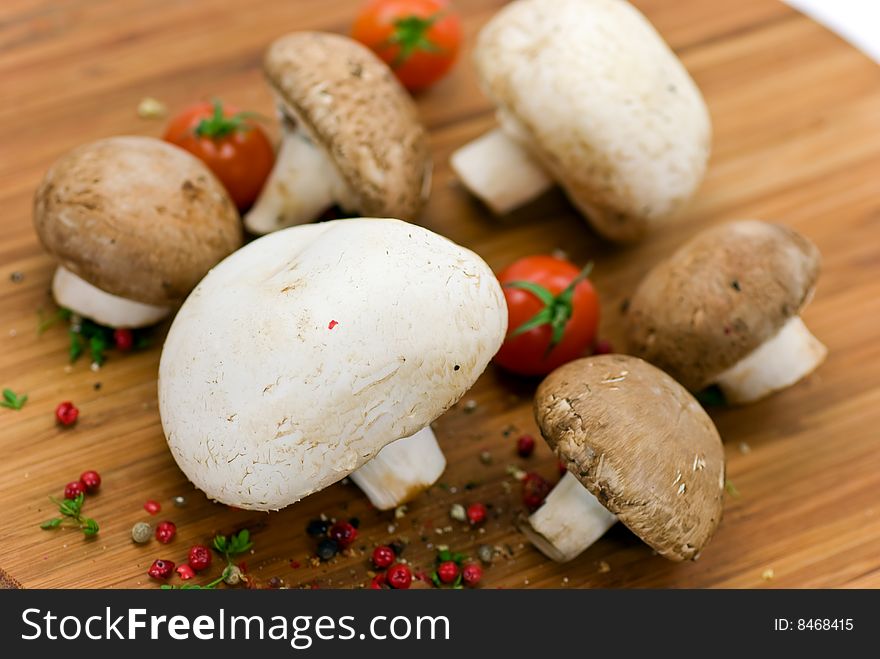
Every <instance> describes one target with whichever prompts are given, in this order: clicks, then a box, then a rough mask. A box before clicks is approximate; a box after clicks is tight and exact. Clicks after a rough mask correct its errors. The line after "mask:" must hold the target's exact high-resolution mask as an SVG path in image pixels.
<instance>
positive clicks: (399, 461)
mask: <svg viewBox="0 0 880 659" xmlns="http://www.w3.org/2000/svg"><path fill="white" fill-rule="evenodd" d="M445 468H446V458H445V457H443V452H442V451H441V450H440V446H439V445H438V444H437V438H436V437H435V436H434V431H433V430H431V427H430V426H426V427H425V428H422V429H421V430H420V431H419V432H417V433H416V434H415V435H411V436H409V437H404V438H403V439H398V440H397V441H396V442H392V443H391V444H388V445H386V446H385V448H383V449H382V450H381V451H379V453H378V454H377V455H376V457H374V458H373V459H372V460H370V461H369V462H368V463H366V464H365V465H363V466H362V467H361V468H360V469H358V470H357V471H355V472H352V474H351V479H352V480H353V481H354V482H355V484H356V485H357V486H358V487H359V488H361V489H362V490H363V491H364V494H366V495H367V497H368V498H369V499H370V502H371V503H372V504H373V505H374V506H376V508H378V509H379V510H390V509H391V508H396V507H397V506H399V505H400V504H402V503H405V502H407V501H409V500H410V499H413V498H414V497H415V496H416V495H418V494H420V493H421V492H423V491H425V490H427V489H428V488H429V487H431V486H432V485H433V484H434V483H436V482H437V479H438V478H440V474H442V473H443V470H444V469H445Z"/></svg>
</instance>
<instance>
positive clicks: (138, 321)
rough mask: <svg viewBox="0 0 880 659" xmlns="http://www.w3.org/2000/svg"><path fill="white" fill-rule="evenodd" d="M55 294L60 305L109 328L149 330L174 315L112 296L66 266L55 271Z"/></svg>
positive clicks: (168, 311)
mask: <svg viewBox="0 0 880 659" xmlns="http://www.w3.org/2000/svg"><path fill="white" fill-rule="evenodd" d="M52 295H53V296H54V297H55V301H56V302H57V303H58V304H59V306H61V307H64V308H66V309H70V310H71V311H73V312H74V313H76V314H79V315H80V316H83V317H85V318H91V319H92V320H94V321H95V322H97V323H100V324H101V325H107V326H108V327H115V328H132V329H136V328H138V327H147V326H149V325H154V324H156V323H158V322H159V321H160V320H162V319H163V318H165V317H166V316H167V315H168V314H169V313H171V308H170V307H157V306H154V305H152V304H144V303H143V302H135V301H134V300H128V299H126V298H124V297H119V296H117V295H111V294H110V293H107V292H106V291H102V290H101V289H100V288H98V287H97V286H93V285H92V284H90V283H89V282H87V281H85V280H84V279H82V278H81V277H78V276H77V275H75V274H73V273H72V272H71V271H70V270H68V269H67V268H64V267H62V266H58V269H57V270H55V276H54V278H53V279H52Z"/></svg>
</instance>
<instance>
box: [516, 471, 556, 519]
mask: <svg viewBox="0 0 880 659" xmlns="http://www.w3.org/2000/svg"><path fill="white" fill-rule="evenodd" d="M522 491H523V503H524V504H525V506H526V507H527V508H528V509H529V510H535V509H537V508H539V507H540V505H541V504H542V503H544V499H546V498H547V495H548V494H550V484H549V483H548V482H547V481H546V480H544V478H543V476H541V475H540V474H536V473H534V472H532V473H528V474H526V476H525V478H523V481H522Z"/></svg>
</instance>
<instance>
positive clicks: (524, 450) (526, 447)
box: [516, 435, 535, 458]
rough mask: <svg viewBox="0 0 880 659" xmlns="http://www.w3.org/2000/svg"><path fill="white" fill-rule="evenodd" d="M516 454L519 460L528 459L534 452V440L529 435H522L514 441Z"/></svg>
mask: <svg viewBox="0 0 880 659" xmlns="http://www.w3.org/2000/svg"><path fill="white" fill-rule="evenodd" d="M516 452H517V455H519V457H521V458H528V457H529V456H531V455H532V453H534V452H535V438H534V437H532V436H531V435H523V436H522V437H520V438H519V439H517V440H516Z"/></svg>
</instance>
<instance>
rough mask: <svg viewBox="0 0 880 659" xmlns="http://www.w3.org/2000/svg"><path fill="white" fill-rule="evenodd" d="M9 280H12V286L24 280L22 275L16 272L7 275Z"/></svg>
mask: <svg viewBox="0 0 880 659" xmlns="http://www.w3.org/2000/svg"><path fill="white" fill-rule="evenodd" d="M9 278H10V279H11V280H12V283H13V284H17V283H19V282H20V281H22V280H23V279H24V273H23V272H19V271H18V270H16V271H15V272H13V273H12V274H11V275H9Z"/></svg>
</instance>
